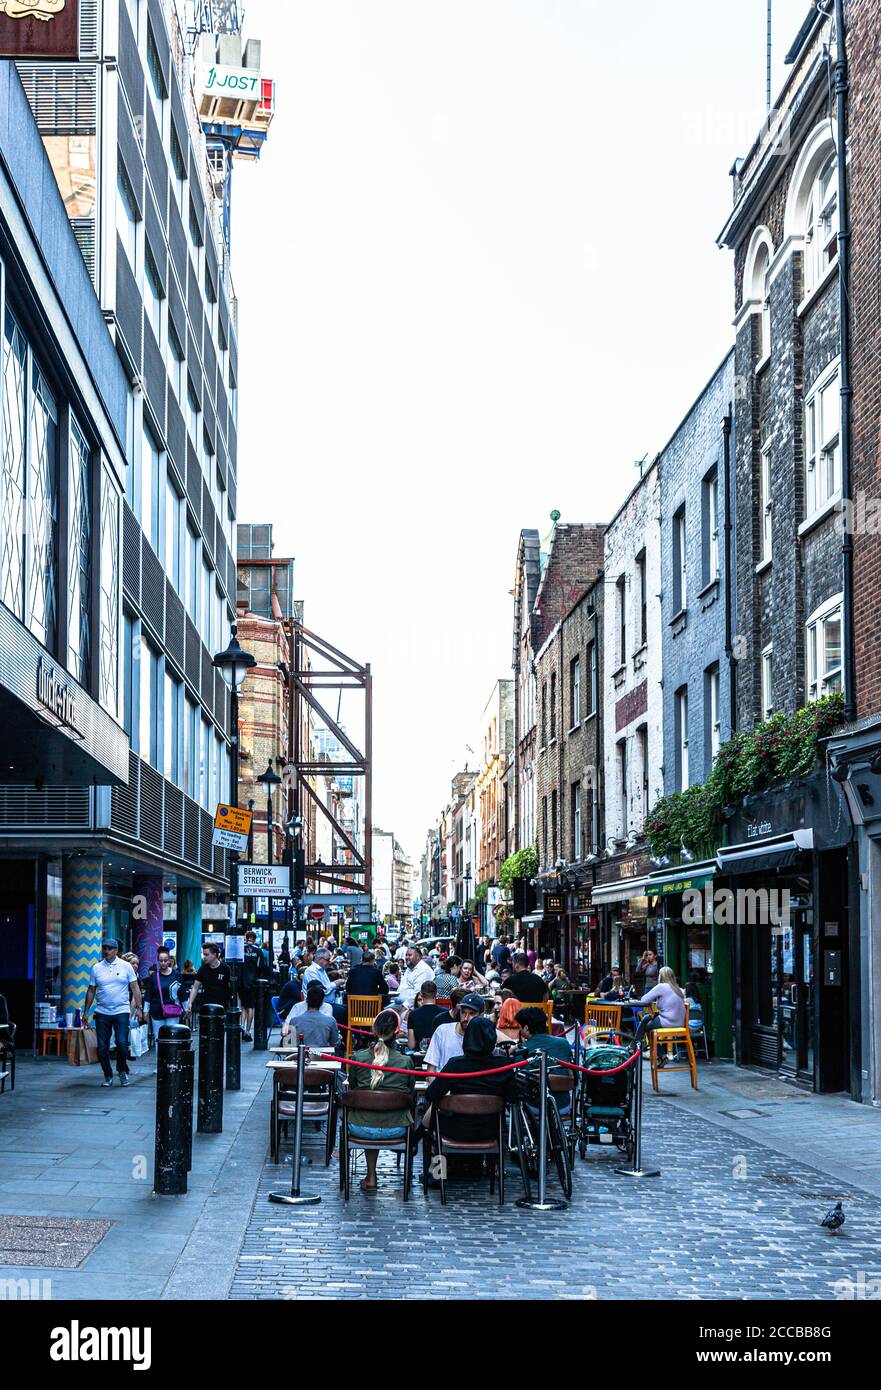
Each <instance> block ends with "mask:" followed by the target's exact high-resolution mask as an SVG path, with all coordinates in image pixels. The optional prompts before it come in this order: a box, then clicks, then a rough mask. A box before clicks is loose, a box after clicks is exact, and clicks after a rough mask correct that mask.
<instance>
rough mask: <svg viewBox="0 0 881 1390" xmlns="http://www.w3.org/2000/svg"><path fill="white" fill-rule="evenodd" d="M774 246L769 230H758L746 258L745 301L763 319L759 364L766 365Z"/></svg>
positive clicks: (760, 334)
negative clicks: (764, 362)
mask: <svg viewBox="0 0 881 1390" xmlns="http://www.w3.org/2000/svg"><path fill="white" fill-rule="evenodd" d="M773 257H774V243H773V242H772V240H771V233H770V232H769V231H768V229H767V227H757V228H756V229H755V231H754V232H753V234H752V238H751V240H750V244H749V247H748V249H747V254H746V263H745V266H744V275H743V297H744V300H745V301H746V302H748V303H749V304H750V306H751V312H752V313H754V314H757V315H759V316H760V317H759V326H758V340H759V342H758V353H759V356H758V360H759V362H763V361H764V360H765V358H767V357H768V356H770V352H771V283H770V282H771V261H772V260H773Z"/></svg>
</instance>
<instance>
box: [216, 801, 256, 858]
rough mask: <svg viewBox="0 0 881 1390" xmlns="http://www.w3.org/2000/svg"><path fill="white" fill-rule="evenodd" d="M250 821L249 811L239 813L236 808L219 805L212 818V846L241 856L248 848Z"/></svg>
mask: <svg viewBox="0 0 881 1390" xmlns="http://www.w3.org/2000/svg"><path fill="white" fill-rule="evenodd" d="M251 820H252V815H251V812H250V811H241V810H239V808H238V806H224V805H223V803H221V804H220V805H219V806H218V808H217V812H216V814H215V816H214V833H213V835H212V836H211V843H212V845H213V846H214V847H215V848H216V849H230V850H236V851H237V852H238V853H239V854H243V853H244V852H245V851H246V850H247V848H248V836H249V835H250V833H251Z"/></svg>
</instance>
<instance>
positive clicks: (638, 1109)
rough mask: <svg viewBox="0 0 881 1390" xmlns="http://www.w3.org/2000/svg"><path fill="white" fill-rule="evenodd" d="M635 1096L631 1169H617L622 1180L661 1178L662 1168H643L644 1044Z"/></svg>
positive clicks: (639, 1059) (637, 1074)
mask: <svg viewBox="0 0 881 1390" xmlns="http://www.w3.org/2000/svg"><path fill="white" fill-rule="evenodd" d="M634 1066H635V1067H636V1077H635V1079H634V1083H633V1084H634V1087H635V1091H634V1096H633V1158H632V1160H631V1164H630V1167H629V1168H616V1169H615V1172H616V1173H619V1174H620V1175H621V1177H622V1178H659V1177H660V1176H661V1170H660V1168H643V1167H642V1166H641V1163H642V1044H640V1048H639V1056H638V1059H637V1060H636V1062H634Z"/></svg>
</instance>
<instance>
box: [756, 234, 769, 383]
mask: <svg viewBox="0 0 881 1390" xmlns="http://www.w3.org/2000/svg"><path fill="white" fill-rule="evenodd" d="M754 274H755V284H756V286H757V288H758V291H759V297H760V300H761V306H762V307H761V311H760V313H759V361H760V362H763V361H764V360H765V358H766V357H769V356H770V354H771V286H770V278H771V252H770V247H769V246H768V244H767V243H765V245H763V246H762V248H761V250H760V251H759V254H758V257H757V258H756V266H755V272H754Z"/></svg>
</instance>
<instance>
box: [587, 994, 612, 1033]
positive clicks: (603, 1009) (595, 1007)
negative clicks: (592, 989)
mask: <svg viewBox="0 0 881 1390" xmlns="http://www.w3.org/2000/svg"><path fill="white" fill-rule="evenodd" d="M584 1023H585V1027H586V1028H587V1029H588V1030H589V1031H591V1032H596V1033H618V1032H620V1029H621V1005H620V1004H597V1003H596V1002H595V1001H594V1000H593V999H586V1000H585V1003H584Z"/></svg>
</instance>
